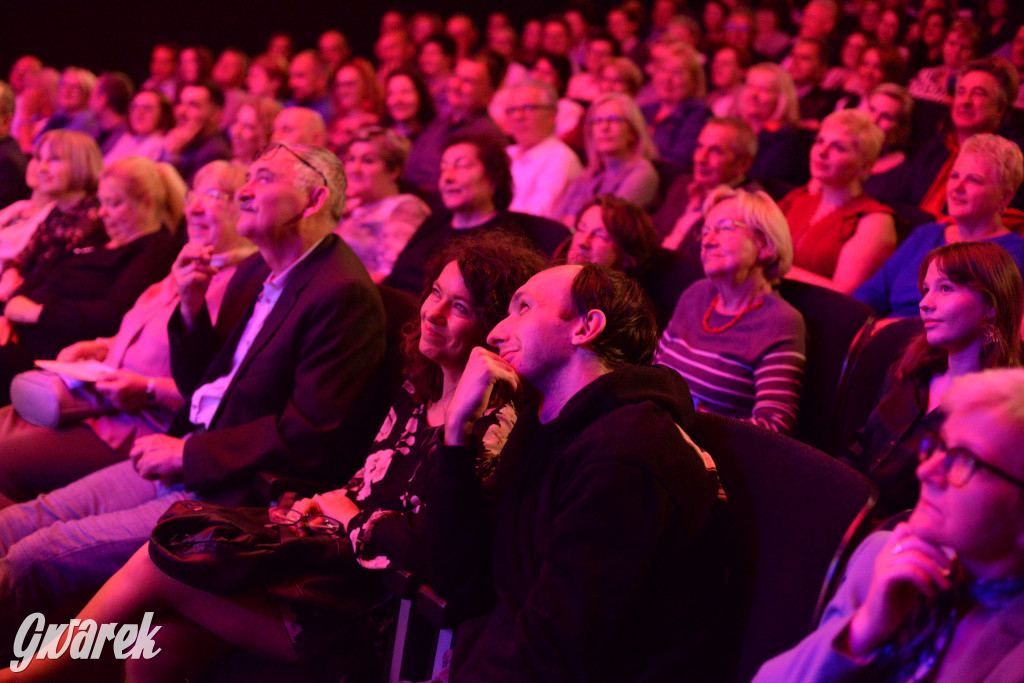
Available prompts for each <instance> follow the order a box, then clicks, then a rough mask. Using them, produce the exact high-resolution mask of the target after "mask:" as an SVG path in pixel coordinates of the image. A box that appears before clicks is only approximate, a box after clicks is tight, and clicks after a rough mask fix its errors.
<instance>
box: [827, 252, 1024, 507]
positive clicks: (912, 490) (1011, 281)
mask: <svg viewBox="0 0 1024 683" xmlns="http://www.w3.org/2000/svg"><path fill="white" fill-rule="evenodd" d="M918 286H919V288H920V291H921V297H922V298H921V303H920V306H919V310H920V315H921V320H922V322H923V324H924V331H923V332H921V333H920V334H919V335H917V337H915V338H914V340H913V341H912V342H911V343H910V345H909V346H908V347H907V350H906V352H905V353H904V354H903V358H902V359H901V360H900V361H899V362H897V363H896V364H894V365H893V367H892V369H891V370H890V371H889V376H888V378H887V379H886V382H885V385H884V386H883V388H882V392H881V399H880V400H879V402H878V405H877V407H876V408H875V410H874V411H873V412H872V413H871V415H870V416H869V417H868V420H867V423H866V424H865V426H864V429H862V430H861V431H860V433H859V434H858V436H857V442H856V443H855V444H854V445H853V447H852V448H851V450H850V453H849V455H848V456H847V457H846V461H847V462H848V463H849V464H850V465H853V466H854V467H855V468H857V469H858V470H860V471H861V472H864V473H865V474H867V475H868V476H869V477H871V479H872V480H873V481H874V482H875V484H877V485H878V490H879V501H878V507H877V510H878V512H877V514H878V516H881V517H885V516H888V515H891V514H895V513H896V512H899V511H900V510H906V509H908V508H910V507H912V506H913V505H914V503H915V502H917V496H918V482H917V480H916V479H915V477H914V468H915V467H916V466H917V452H918V450H919V449H920V444H921V443H922V441H924V440H926V439H928V438H930V437H931V436H932V435H933V434H934V433H935V432H936V431H937V430H938V428H939V426H940V425H941V424H942V419H943V415H942V412H941V410H940V409H939V399H940V397H941V396H942V394H943V392H945V390H946V389H947V388H948V387H949V385H950V383H951V382H952V381H953V380H954V379H955V378H956V377H959V376H961V375H965V374H967V373H971V372H977V371H978V370H983V369H986V368H998V367H1015V366H1019V365H1021V362H1022V360H1024V359H1022V356H1021V341H1020V329H1021V316H1022V309H1024V291H1022V287H1024V285H1022V284H1021V277H1020V273H1019V272H1018V271H1017V266H1016V265H1014V263H1013V259H1011V258H1010V255H1009V254H1008V253H1007V252H1006V250H1005V249H1003V248H1002V247H1000V246H999V245H997V244H993V243H991V242H958V243H955V244H949V245H946V246H944V247H939V248H937V249H933V250H932V251H930V252H929V253H928V254H927V255H926V256H925V258H924V261H922V263H921V266H920V268H919V271H918Z"/></svg>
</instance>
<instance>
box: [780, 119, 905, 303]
mask: <svg viewBox="0 0 1024 683" xmlns="http://www.w3.org/2000/svg"><path fill="white" fill-rule="evenodd" d="M884 139H885V135H884V134H883V133H882V129H881V128H879V127H878V126H876V125H875V124H874V123H872V122H871V119H870V118H869V117H868V115H867V114H865V113H864V112H861V111H857V110H855V109H843V110H840V111H837V112H834V113H832V114H829V115H828V116H826V117H825V120H824V121H822V124H821V129H820V130H819V131H818V135H817V137H816V138H815V140H814V145H813V146H812V147H811V182H810V184H808V185H804V186H803V187H800V188H797V189H796V190H793V191H792V192H790V193H789V194H788V195H786V196H785V197H784V198H783V199H782V201H780V202H779V207H780V208H781V209H782V211H783V213H785V214H786V219H787V220H788V221H789V229H790V234H791V235H792V237H793V252H794V253H793V269H792V270H790V272H789V275H788V277H790V278H793V279H794V280H802V281H804V282H809V283H811V284H815V285H819V286H821V287H828V288H829V289H834V290H836V291H838V292H842V293H843V294H851V293H853V290H855V289H857V287H859V286H860V284H861V283H862V282H864V280H866V279H868V278H869V277H871V274H872V273H874V272H875V271H876V270H878V268H879V266H881V265H882V263H884V262H885V259H887V258H889V256H890V255H892V253H893V252H894V251H895V250H896V222H895V219H894V217H893V210H892V209H890V208H889V207H888V206H886V205H884V204H881V203H879V202H876V201H875V200H873V199H871V198H870V197H868V196H867V195H866V194H864V188H863V183H864V181H865V180H867V178H868V177H869V176H870V175H871V169H872V167H873V166H874V164H875V161H876V160H877V159H878V155H879V154H880V153H881V151H882V143H883V141H884Z"/></svg>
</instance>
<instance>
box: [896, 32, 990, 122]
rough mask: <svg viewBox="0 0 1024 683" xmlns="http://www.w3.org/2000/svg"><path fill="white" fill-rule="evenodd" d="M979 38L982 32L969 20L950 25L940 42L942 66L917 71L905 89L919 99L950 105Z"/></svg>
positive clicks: (974, 53) (975, 49) (972, 56)
mask: <svg viewBox="0 0 1024 683" xmlns="http://www.w3.org/2000/svg"><path fill="white" fill-rule="evenodd" d="M980 38H981V31H980V30H979V29H978V27H977V26H975V25H974V24H973V23H972V22H971V21H969V20H967V19H958V20H957V21H955V22H953V25H952V26H951V27H950V29H949V31H947V32H946V36H945V38H944V39H943V42H942V52H941V54H942V63H941V64H940V65H937V66H932V67H927V68H924V69H921V70H920V71H918V72H917V74H916V75H915V76H914V77H913V78H911V79H910V85H908V86H907V90H909V91H910V94H911V95H912V96H913V97H916V98H917V99H919V100H931V101H934V102H942V103H944V104H949V103H951V102H952V101H953V93H954V92H955V90H956V82H957V79H959V78H960V75H961V74H962V73H963V70H964V67H966V66H967V64H968V63H969V62H970V61H971V60H972V59H974V58H975V56H976V54H977V45H978V41H979V39H980Z"/></svg>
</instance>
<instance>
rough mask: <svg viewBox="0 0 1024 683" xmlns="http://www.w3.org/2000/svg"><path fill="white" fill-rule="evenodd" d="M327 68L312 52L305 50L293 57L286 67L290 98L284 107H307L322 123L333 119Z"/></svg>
mask: <svg viewBox="0 0 1024 683" xmlns="http://www.w3.org/2000/svg"><path fill="white" fill-rule="evenodd" d="M328 76H329V75H328V73H327V66H326V65H324V63H323V62H321V61H320V57H319V56H318V55H317V53H316V52H315V51H314V50H305V51H304V52H300V53H299V54H297V55H295V57H294V59H292V61H291V63H290V64H289V65H288V90H289V92H290V93H291V97H290V98H289V99H288V100H286V101H285V103H284V106H286V107H296V106H298V107H307V108H309V109H313V110H314V111H316V112H317V113H318V114H320V116H322V117H323V119H324V121H330V120H331V119H332V118H333V117H334V110H333V106H332V104H331V96H330V93H329V92H328V80H327V79H328Z"/></svg>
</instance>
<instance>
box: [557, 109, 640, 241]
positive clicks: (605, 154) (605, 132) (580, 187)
mask: <svg viewBox="0 0 1024 683" xmlns="http://www.w3.org/2000/svg"><path fill="white" fill-rule="evenodd" d="M584 125H585V126H586V138H585V142H586V149H587V166H586V168H585V169H584V171H583V173H582V174H581V175H580V176H579V177H578V178H576V180H575V181H573V182H572V183H571V184H570V185H569V187H568V188H566V191H565V194H564V195H563V196H562V200H561V202H559V205H558V207H557V208H556V215H557V216H559V217H560V218H561V220H562V222H563V223H565V224H566V225H573V224H574V223H575V222H576V216H577V215H578V214H579V212H580V210H581V209H582V208H583V207H584V206H585V205H586V204H588V203H589V202H591V201H593V200H594V199H595V198H596V197H597V196H598V195H602V194H613V195H615V196H616V197H620V198H622V199H625V200H626V201H629V202H633V203H634V204H638V205H640V206H643V207H646V206H648V205H649V204H651V203H652V202H653V201H654V198H655V197H656V196H657V193H658V172H657V171H656V170H655V169H654V165H653V164H652V163H651V159H653V158H655V157H656V156H657V150H656V149H655V148H654V143H653V142H652V141H651V137H650V135H648V133H647V126H646V125H645V124H644V119H643V114H641V113H640V110H639V109H638V108H637V106H636V104H635V103H634V102H633V99H632V98H631V97H629V96H628V95H622V94H618V93H607V94H605V95H601V96H600V97H598V98H597V99H596V100H594V102H593V104H591V105H590V109H589V110H588V111H587V118H586V121H585V124H584Z"/></svg>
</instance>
